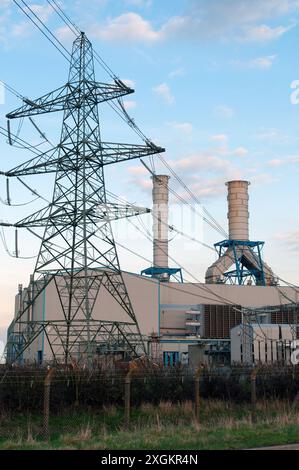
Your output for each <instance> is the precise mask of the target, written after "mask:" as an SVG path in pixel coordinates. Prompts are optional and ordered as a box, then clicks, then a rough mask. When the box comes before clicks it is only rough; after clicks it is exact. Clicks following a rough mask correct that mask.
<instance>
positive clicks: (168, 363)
mask: <svg viewBox="0 0 299 470" xmlns="http://www.w3.org/2000/svg"><path fill="white" fill-rule="evenodd" d="M178 362H179V352H178V351H164V352H163V364H164V366H165V367H173V366H175V365H176V364H177V363H178Z"/></svg>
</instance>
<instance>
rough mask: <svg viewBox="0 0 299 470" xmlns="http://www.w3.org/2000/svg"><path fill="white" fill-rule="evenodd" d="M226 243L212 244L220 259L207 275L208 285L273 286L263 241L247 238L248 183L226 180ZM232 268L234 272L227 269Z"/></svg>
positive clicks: (209, 269) (272, 276) (273, 278)
mask: <svg viewBox="0 0 299 470" xmlns="http://www.w3.org/2000/svg"><path fill="white" fill-rule="evenodd" d="M226 185H227V188H228V196H227V201H228V214H227V217H228V229H229V238H228V240H222V241H221V242H219V243H216V244H215V247H216V249H217V251H218V254H219V258H218V259H217V261H215V262H214V263H213V264H212V265H211V266H210V267H209V268H208V269H207V272H206V282H207V283H208V284H214V283H219V282H221V283H223V282H224V283H225V282H234V280H235V283H237V284H239V285H242V284H243V285H244V283H245V282H247V283H250V282H251V281H252V279H255V283H256V285H260V286H262V285H274V284H275V282H276V281H275V277H274V274H273V271H272V269H271V268H270V267H269V266H268V265H267V264H266V263H265V262H264V261H263V259H262V252H261V249H262V247H263V245H264V242H261V241H250V239H249V211H248V201H249V197H248V187H249V185H250V183H249V182H248V181H240V180H237V181H229V182H228V183H226ZM232 266H235V269H230V268H231V267H232Z"/></svg>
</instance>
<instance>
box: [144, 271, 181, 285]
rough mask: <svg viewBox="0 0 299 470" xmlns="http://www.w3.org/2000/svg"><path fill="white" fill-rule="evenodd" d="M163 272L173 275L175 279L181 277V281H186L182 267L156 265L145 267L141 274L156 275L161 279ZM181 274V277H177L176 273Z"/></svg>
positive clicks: (155, 276)
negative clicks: (159, 266)
mask: <svg viewBox="0 0 299 470" xmlns="http://www.w3.org/2000/svg"><path fill="white" fill-rule="evenodd" d="M163 274H167V275H168V276H169V277H171V276H173V277H174V278H175V279H179V281H180V282H181V283H183V282H184V279H183V273H182V269H181V268H154V267H151V268H146V269H143V270H142V271H141V275H142V276H143V275H145V276H150V277H154V278H159V279H160V280H161V276H163ZM177 274H178V275H179V277H178V278H177V277H176V275H177Z"/></svg>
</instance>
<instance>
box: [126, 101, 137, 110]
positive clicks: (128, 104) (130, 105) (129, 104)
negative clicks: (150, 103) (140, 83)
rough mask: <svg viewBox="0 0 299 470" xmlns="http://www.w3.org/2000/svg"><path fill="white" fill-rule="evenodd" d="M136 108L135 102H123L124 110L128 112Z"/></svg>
mask: <svg viewBox="0 0 299 470" xmlns="http://www.w3.org/2000/svg"><path fill="white" fill-rule="evenodd" d="M136 106H137V103H136V101H133V100H125V101H124V107H125V109H127V110H129V109H135V108H136Z"/></svg>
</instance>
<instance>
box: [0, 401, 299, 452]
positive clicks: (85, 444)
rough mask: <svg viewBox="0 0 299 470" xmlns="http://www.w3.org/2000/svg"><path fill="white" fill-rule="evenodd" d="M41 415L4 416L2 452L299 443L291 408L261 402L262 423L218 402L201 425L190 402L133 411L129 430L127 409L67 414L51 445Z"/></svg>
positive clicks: (206, 409) (57, 422)
mask: <svg viewBox="0 0 299 470" xmlns="http://www.w3.org/2000/svg"><path fill="white" fill-rule="evenodd" d="M41 424H42V418H41V416H38V415H34V416H30V415H21V414H16V413H15V414H9V413H4V414H2V415H0V449H7V450H17V449H93V450H95V449H98V450H105V449H109V450H123V449H127V450H129V449H145V450H166V449H169V450H201V449H206V450H215V449H242V448H243V449H244V448H251V447H260V446H270V445H278V444H291V443H295V442H299V413H298V409H297V410H294V409H293V410H292V409H291V407H290V405H289V403H287V402H282V401H272V402H261V403H258V405H257V423H256V424H253V423H252V422H251V417H250V406H249V405H247V404H244V405H235V404H231V403H227V402H222V401H217V400H205V401H203V402H202V403H201V411H200V424H198V423H197V422H196V421H195V419H194V414H193V405H192V403H191V402H185V403H182V404H177V405H174V404H172V403H169V402H162V403H160V405H159V406H154V405H151V404H143V405H142V406H141V407H140V408H138V409H133V410H132V416H131V425H130V429H129V430H126V429H125V428H124V426H123V410H122V409H119V408H116V407H114V406H110V407H107V408H105V409H103V410H100V411H94V410H89V411H86V410H85V411H80V410H74V409H73V410H68V411H67V412H64V413H62V414H55V415H52V416H51V418H50V425H51V429H50V431H51V432H50V435H51V437H50V440H49V442H45V441H44V440H43V437H42V434H41Z"/></svg>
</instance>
